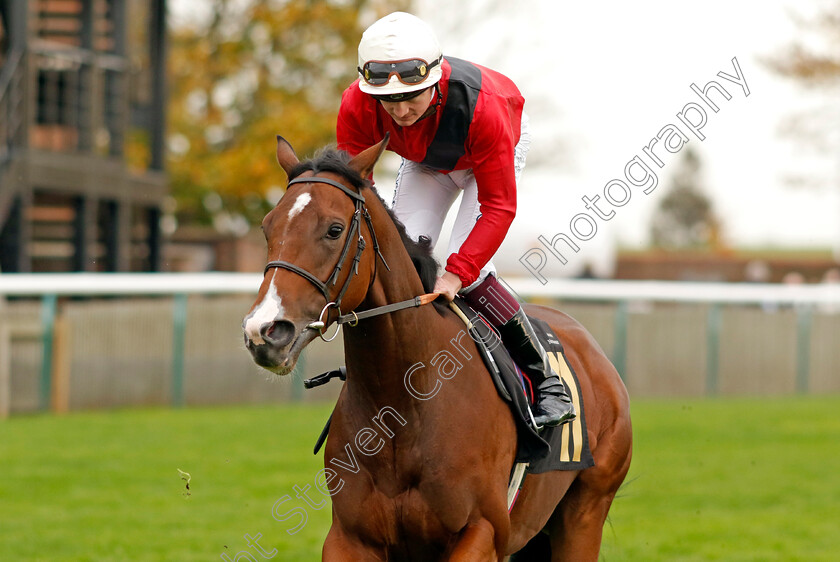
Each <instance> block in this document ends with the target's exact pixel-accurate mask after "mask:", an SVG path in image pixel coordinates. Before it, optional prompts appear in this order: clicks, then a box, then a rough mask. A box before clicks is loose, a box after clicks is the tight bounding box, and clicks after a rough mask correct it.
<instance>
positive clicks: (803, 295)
mask: <svg viewBox="0 0 840 562" xmlns="http://www.w3.org/2000/svg"><path fill="white" fill-rule="evenodd" d="M503 280H504V281H505V282H506V283H507V284H508V285H510V287H511V288H512V289H513V290H514V291H516V292H517V293H518V294H519V295H520V296H521V297H523V298H525V299H528V298H531V297H542V298H561V299H564V300H588V301H593V300H595V301H613V302H617V301H638V300H642V301H659V302H686V303H721V304H772V303H776V304H840V284H825V285H778V284H758V283H700V282H681V281H606V280H604V281H598V280H578V279H564V280H553V281H549V282H548V283H546V284H545V285H543V284H541V283H539V282H538V281H537V280H535V279H531V278H526V277H505V278H504V279H503ZM261 281H262V275H261V274H259V273H62V274H46V273H33V274H18V273H9V274H0V296H18V297H21V296H43V295H56V296H71V295H72V296H96V295H101V296H112V295H173V294H237V293H239V294H248V293H252V294H256V292H257V290H258V288H259V286H260V283H261Z"/></svg>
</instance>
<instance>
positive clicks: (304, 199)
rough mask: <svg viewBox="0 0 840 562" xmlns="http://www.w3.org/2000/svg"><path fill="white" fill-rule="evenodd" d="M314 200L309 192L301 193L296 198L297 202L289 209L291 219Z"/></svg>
mask: <svg viewBox="0 0 840 562" xmlns="http://www.w3.org/2000/svg"><path fill="white" fill-rule="evenodd" d="M310 201H312V196H311V195H310V194H308V193H301V194H300V195H298V198H297V199H296V200H295V204H294V205H292V208H291V209H290V210H289V219H293V218H294V217H295V215H297V214H298V213H300V212H301V211H302V210H303V208H304V207H306V205H307V204H308V203H309V202H310Z"/></svg>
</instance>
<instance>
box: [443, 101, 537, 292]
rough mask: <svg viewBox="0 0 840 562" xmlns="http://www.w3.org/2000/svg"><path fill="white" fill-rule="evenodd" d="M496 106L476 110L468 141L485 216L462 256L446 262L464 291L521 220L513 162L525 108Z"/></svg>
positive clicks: (454, 256) (477, 223)
mask: <svg viewBox="0 0 840 562" xmlns="http://www.w3.org/2000/svg"><path fill="white" fill-rule="evenodd" d="M520 99H521V98H520ZM490 102H493V103H489V104H486V105H485V106H484V107H476V116H475V118H474V120H473V124H472V126H471V127H470V134H469V139H468V151H469V156H470V159H471V160H472V162H473V174H474V175H475V181H476V183H477V184H478V202H479V206H480V207H479V209H480V212H481V215H480V216H479V218H478V220H477V221H476V223H475V226H473V229H472V231H471V232H470V234H469V236H467V239H466V240H465V241H464V243H463V244H461V248H460V249H459V250H458V252H457V253H454V254H452V255H450V256H449V259H448V260H447V261H446V271H449V272H451V273H454V274H455V275H457V276H458V277H459V278H460V279H461V284H462V285H463V286H464V287H467V286H469V285H471V284H472V283H474V282H475V280H476V279H477V278H478V274H479V273H480V272H481V268H482V267H484V265H486V264H487V262H489V261H490V259H491V258H492V257H493V254H495V253H496V251H497V250H498V249H499V246H501V245H502V242H503V241H504V239H505V236H506V235H507V232H508V229H509V228H510V225H511V223H512V222H513V218H514V217H515V216H516V175H515V173H514V158H513V157H514V148H515V146H516V143H517V142H518V140H519V120H520V119H521V104H520V105H519V108H518V111H517V110H516V108H509V107H507V105H508V104H507V101H506V100H503V99H499V98H496V97H490ZM500 106H504V107H500Z"/></svg>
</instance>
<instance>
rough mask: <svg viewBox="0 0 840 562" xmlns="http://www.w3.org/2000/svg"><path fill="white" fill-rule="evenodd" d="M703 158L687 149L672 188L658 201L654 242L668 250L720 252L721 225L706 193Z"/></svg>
mask: <svg viewBox="0 0 840 562" xmlns="http://www.w3.org/2000/svg"><path fill="white" fill-rule="evenodd" d="M700 168H701V164H700V158H699V157H698V156H697V154H696V153H695V152H694V151H693V150H691V148H690V147H686V148H685V149H684V150H683V153H682V159H681V160H680V161H679V163H678V165H677V168H676V170H675V172H674V175H673V178H672V183H671V187H670V188H669V190H668V192H667V193H666V194H665V195H664V196H663V197H662V199H661V200H660V201H659V206H658V207H657V208H656V211H655V212H654V215H653V219H652V221H651V229H650V233H651V242H652V244H653V246H654V247H657V248H665V249H686V248H706V249H709V248H714V249H717V248H719V247H720V246H721V245H722V243H721V236H720V234H721V233H720V223H719V221H718V219H717V218H716V217H715V215H714V212H713V209H712V203H711V201H710V200H709V198H708V197H706V195H705V194H704V193H703V189H702V180H701V173H700Z"/></svg>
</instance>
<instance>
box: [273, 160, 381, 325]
mask: <svg viewBox="0 0 840 562" xmlns="http://www.w3.org/2000/svg"><path fill="white" fill-rule="evenodd" d="M296 183H324V184H327V185H331V186H333V187H337V188H338V189H340V190H341V191H343V192H344V193H345V194H346V195H347V196H348V197H350V198H351V199H352V200H353V203H354V205H355V206H356V209H355V211H354V212H353V218H352V219H351V221H350V228H349V230H348V232H347V239H346V241H345V242H344V247H343V248H342V249H341V254H340V255H339V257H338V262H337V263H336V265H335V269H333V272H332V274H331V275H330V276H329V278H327V280H326V281H321V280H320V279H318V278H317V277H315V276H314V275H312V274H311V273H309V272H308V271H306V270H305V269H303V268H302V267H299V266H297V265H295V264H293V263H289V262H287V261H283V260H273V261H270V262H268V263H267V264H266V266H265V270H263V275H265V274H266V273H268V270H269V269H272V268H275V267H276V268H279V269H287V270H289V271H291V272H293V273H297V274H298V275H300V276H301V277H303V278H304V279H306V280H307V281H309V282H310V283H312V285H314V286H315V288H317V289H318V290H319V291H320V292H321V294H322V295H324V299H325V300H326V303H327V304H326V306H324V308H323V309H322V310H321V315H320V316H319V318H318V321H317V322H312V323H311V324H309V325H308V326H307V328H311V329H313V330H318V331H319V332H320V334H321V338H322V339H324V340H325V341H331V340H332V339H334V338H335V336H336V335H337V334H338V331H336V333H335V334H333V336H332V337H331V338H329V339H327V338H324V328H325V327H326V324H327V321H325V319H324V313H325V312H326V313H327V319H329V312H328V311H329V309H330V308H332V307H335V308H336V309H337V310H338V314H339V319H338V322H339V324H344V323H347V322H350V321H357V320H358V319H359V317H358V316H357V315H356V314H355V313H353V314H351V315H349V318H348V317H347V316H341V299H342V298H344V293H346V292H347V289H348V288H349V287H350V282H351V281H352V280H353V276H354V275H358V273H359V261H361V259H362V252H363V251H364V249H365V246H366V245H367V244H366V243H365V239H364V237H363V236H362V232H361V222H362V218H364V219H365V222H366V223H367V226H368V230H369V231H370V237H371V239H372V241H373V249H374V251H375V252H376V255H377V256H379V259H381V260H382V264H383V265H384V266H385V268H386V269H388V271H390V270H391V268H390V267H388V262H386V261H385V258H384V257H382V252H380V251H379V243H378V242H377V240H376V232H375V231H374V230H373V224H372V223H371V218H370V213H368V210H367V207H365V198H364V196H363V195H361V194H360V193H356V192H355V191H353V190H352V189H349V188H347V187H346V186H344V185H342V184H340V183H338V182H337V181H333V180H331V179H329V178H319V177H316V176H311V177H305V178H296V179H293V180H292V181H290V182H289V187H291V186H292V185H294V184H296ZM287 189H288V188H287ZM354 235H358V238H357V243H356V254H355V255H354V256H353V262H352V264H351V268H352V269H353V271H352V272H351V273H350V274H348V275H347V279H346V280H345V281H344V285H343V286H342V287H341V289H340V290H339V291H338V295H336V297H335V299H333V298H332V297H331V296H330V288H331V287H333V286H335V285H336V284H337V283H338V278H339V276H340V274H341V268H342V267H343V266H344V261H345V260H346V259H347V255H348V253H349V252H350V245H351V244H352V242H353V236H354ZM375 260H376V258H375V257H374V274H373V278H375V277H376V269H375V267H376V266H375V263H376V262H375ZM373 278H372V279H371V283H372V282H373ZM352 325H355V323H354V324H352Z"/></svg>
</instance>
